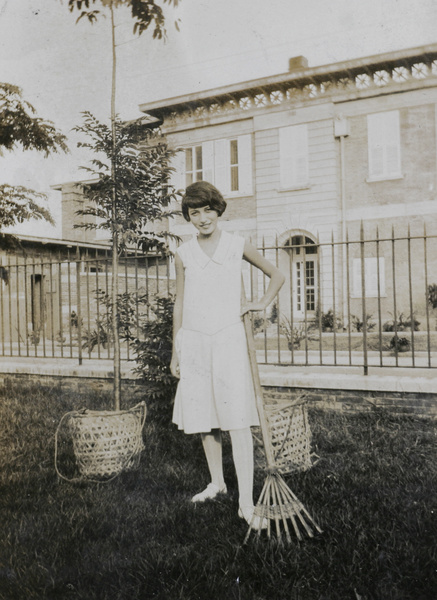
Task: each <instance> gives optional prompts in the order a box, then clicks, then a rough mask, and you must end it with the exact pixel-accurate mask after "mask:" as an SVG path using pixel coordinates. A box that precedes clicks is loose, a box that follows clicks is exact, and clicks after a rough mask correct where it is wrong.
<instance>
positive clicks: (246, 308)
mask: <svg viewBox="0 0 437 600" xmlns="http://www.w3.org/2000/svg"><path fill="white" fill-rule="evenodd" d="M265 309H266V307H265V305H264V303H263V302H246V303H245V304H243V306H242V307H241V316H243V315H245V314H246V313H248V312H260V311H263V310H265Z"/></svg>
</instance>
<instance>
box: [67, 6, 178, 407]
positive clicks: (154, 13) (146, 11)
mask: <svg viewBox="0 0 437 600" xmlns="http://www.w3.org/2000/svg"><path fill="white" fill-rule="evenodd" d="M162 4H169V5H173V6H177V5H178V0H162V2H161V5H160V4H159V3H158V2H157V1H156V0H68V6H69V9H70V11H71V12H73V11H75V10H78V11H80V15H79V17H78V21H79V20H80V19H82V18H87V19H88V20H89V21H90V22H91V23H94V22H95V21H96V20H97V19H98V17H99V15H100V14H101V11H100V10H98V9H95V6H96V5H97V6H101V7H104V8H107V9H109V14H110V19H111V35H112V37H111V41H112V48H111V49H112V86H111V145H112V149H111V153H110V156H111V182H112V193H111V207H110V211H111V220H110V222H111V237H112V290H111V296H112V306H113V307H116V306H117V296H118V264H119V245H120V241H121V240H120V227H119V225H118V215H117V208H118V206H119V204H118V200H117V183H116V182H117V180H118V178H119V174H118V172H117V166H118V165H117V160H116V157H117V135H118V134H117V118H116V108H115V98H116V88H117V44H116V39H115V13H114V11H115V9H116V8H118V7H120V6H126V7H129V8H130V10H131V15H132V19H133V23H134V27H133V30H134V33H135V34H138V35H141V34H142V33H143V32H144V31H146V30H147V29H148V28H149V27H150V26H153V38H158V39H161V38H163V37H165V33H166V32H165V27H164V24H165V18H164V13H163V9H162ZM112 312H113V323H112V325H113V327H112V329H113V331H112V334H113V339H114V405H115V409H116V410H119V409H120V397H121V378H120V372H121V363H120V338H119V331H118V316H117V311H116V310H113V311H112Z"/></svg>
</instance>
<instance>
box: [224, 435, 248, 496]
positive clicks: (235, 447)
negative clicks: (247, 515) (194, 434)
mask: <svg viewBox="0 0 437 600" xmlns="http://www.w3.org/2000/svg"><path fill="white" fill-rule="evenodd" d="M229 434H230V436H231V442H232V456H233V458H234V465H235V471H236V473H237V479H238V492H239V496H240V498H239V503H240V506H249V507H250V506H253V439H252V432H251V431H250V428H249V427H247V428H246V429H232V430H231V431H230V432H229Z"/></svg>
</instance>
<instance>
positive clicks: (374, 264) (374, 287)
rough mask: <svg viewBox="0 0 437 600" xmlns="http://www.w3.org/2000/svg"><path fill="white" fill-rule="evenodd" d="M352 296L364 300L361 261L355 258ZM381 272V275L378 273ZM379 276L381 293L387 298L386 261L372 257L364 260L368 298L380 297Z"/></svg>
mask: <svg viewBox="0 0 437 600" xmlns="http://www.w3.org/2000/svg"><path fill="white" fill-rule="evenodd" d="M352 269H353V271H352V295H353V296H354V297H355V298H362V296H363V294H362V288H361V259H360V258H354V260H353V264H352ZM378 270H379V273H378ZM378 274H379V292H380V295H381V296H385V260H384V258H383V257H380V259H379V269H378V259H377V258H376V257H370V258H365V259H364V278H365V286H366V298H377V297H378Z"/></svg>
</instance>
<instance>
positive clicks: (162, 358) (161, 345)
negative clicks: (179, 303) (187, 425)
mask: <svg viewBox="0 0 437 600" xmlns="http://www.w3.org/2000/svg"><path fill="white" fill-rule="evenodd" d="M141 301H142V303H143V304H146V303H147V304H148V306H149V309H150V313H151V314H150V318H148V319H146V318H145V319H143V321H142V323H141V324H140V332H141V333H140V337H139V338H138V337H136V338H134V339H133V342H132V345H133V348H134V352H135V355H136V357H135V360H136V362H137V367H136V368H135V369H134V371H135V372H136V373H138V374H139V375H141V378H142V380H143V382H144V384H145V386H146V396H147V399H148V402H147V408H148V410H149V414H150V416H151V417H153V416H154V417H155V418H157V419H158V420H159V421H160V422H170V420H171V410H172V405H173V398H174V395H175V391H176V386H177V379H175V378H174V377H173V375H172V374H171V371H170V361H171V356H172V351H173V306H174V298H173V297H169V298H159V297H158V298H155V301H154V302H149V300H148V299H147V297H143V298H142V299H141Z"/></svg>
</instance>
